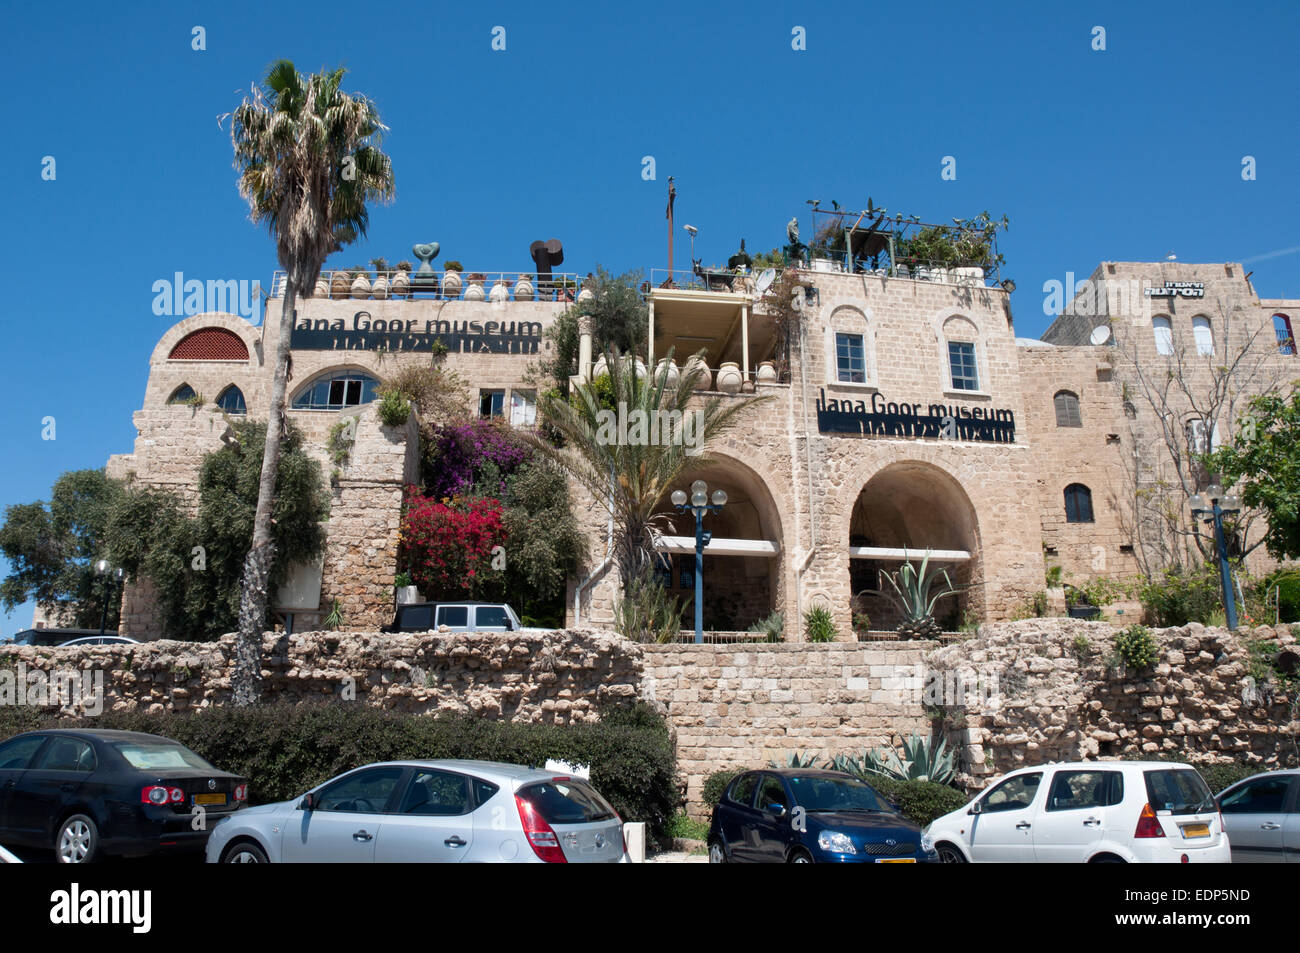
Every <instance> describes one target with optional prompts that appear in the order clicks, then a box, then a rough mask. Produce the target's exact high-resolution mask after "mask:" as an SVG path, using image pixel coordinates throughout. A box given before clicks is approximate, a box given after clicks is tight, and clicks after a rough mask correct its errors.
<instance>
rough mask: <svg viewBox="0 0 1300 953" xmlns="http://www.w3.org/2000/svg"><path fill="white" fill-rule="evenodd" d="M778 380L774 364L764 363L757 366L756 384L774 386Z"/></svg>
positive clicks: (770, 362)
mask: <svg viewBox="0 0 1300 953" xmlns="http://www.w3.org/2000/svg"><path fill="white" fill-rule="evenodd" d="M777 380H779V376H778V374H777V373H776V364H775V363H774V362H772V361H764V362H763V363H762V364H759V365H758V382H759V383H760V384H775V383H776V382H777Z"/></svg>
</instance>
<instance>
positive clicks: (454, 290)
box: [442, 261, 463, 298]
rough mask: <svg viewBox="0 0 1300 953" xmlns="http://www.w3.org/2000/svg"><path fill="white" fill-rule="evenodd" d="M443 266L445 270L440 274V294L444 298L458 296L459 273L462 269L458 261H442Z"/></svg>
mask: <svg viewBox="0 0 1300 953" xmlns="http://www.w3.org/2000/svg"><path fill="white" fill-rule="evenodd" d="M443 268H445V269H446V270H445V271H444V272H443V275H442V296H443V297H444V298H459V297H460V288H461V280H460V273H461V271H462V270H463V269H462V268H461V265H460V262H458V261H448V262H444V263H443Z"/></svg>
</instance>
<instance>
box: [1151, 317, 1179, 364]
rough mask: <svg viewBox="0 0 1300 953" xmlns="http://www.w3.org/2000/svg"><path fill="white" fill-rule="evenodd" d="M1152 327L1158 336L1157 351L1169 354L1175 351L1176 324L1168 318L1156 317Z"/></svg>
mask: <svg viewBox="0 0 1300 953" xmlns="http://www.w3.org/2000/svg"><path fill="white" fill-rule="evenodd" d="M1151 327H1152V329H1153V330H1154V332H1155V336H1156V353H1157V354H1164V355H1169V354H1173V353H1174V326H1173V325H1172V324H1170V323H1169V319H1168V318H1155V319H1154V320H1152V322H1151Z"/></svg>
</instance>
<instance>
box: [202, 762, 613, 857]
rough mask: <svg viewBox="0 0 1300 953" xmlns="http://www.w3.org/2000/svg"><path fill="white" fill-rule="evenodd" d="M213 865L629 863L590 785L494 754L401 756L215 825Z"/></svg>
mask: <svg viewBox="0 0 1300 953" xmlns="http://www.w3.org/2000/svg"><path fill="white" fill-rule="evenodd" d="M207 860H208V863H295V862H305V863H404V862H405V863H445V864H458V863H556V864H564V863H569V864H574V863H620V862H624V863H625V862H626V861H627V853H626V850H625V848H624V843H623V822H622V820H621V819H620V818H619V816H618V814H617V813H616V812H615V810H614V809H613V808H612V807H610V805H609V802H607V801H606V800H605V799H604V798H603V797H601V796H600V794H599V793H598V792H597V791H596V789H595V788H593V787H592V786H591V784H590V783H589V782H588V781H586V780H583V779H581V778H578V777H573V776H570V775H566V774H562V773H557V772H555V771H549V770H543V769H540V768H526V767H522V766H520V765H517V764H500V763H496V762H490V761H453V760H443V761H392V762H384V763H381V764H370V765H366V766H365V767H361V768H356V769H355V770H352V771H348V772H347V773H345V774H341V775H339V776H338V777H336V778H333V779H332V780H329V781H326V782H325V783H324V784H322V785H319V786H318V787H315V788H313V789H312V790H310V791H308V792H307V793H306V794H305V795H303V796H302V797H299V798H295V799H293V800H292V801H282V802H280V803H278V804H264V805H261V806H259V807H250V808H245V809H244V810H242V811H239V812H238V814H237V815H236V816H232V817H230V818H228V819H226V820H223V821H221V822H220V823H219V824H217V826H216V827H215V828H213V830H212V835H211V837H209V839H208V846H207Z"/></svg>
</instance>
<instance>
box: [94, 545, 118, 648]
mask: <svg viewBox="0 0 1300 953" xmlns="http://www.w3.org/2000/svg"><path fill="white" fill-rule="evenodd" d="M95 575H96V576H99V577H100V578H101V579H104V580H105V583H104V585H105V589H104V611H103V612H101V613H100V614H99V635H100V637H101V638H102V637H103V635H104V626H105V625H107V624H108V600H109V598H110V597H111V596H112V595H113V587H114V586H115V585H117V584H118V583H120V582H121V581H122V580H123V579H124V578H125V577H126V570H124V569H123V568H122V567H121V566H114V565H112V564H111V563H110V562H109V561H108V560H107V559H101V560H99V561H98V562H97V563H95Z"/></svg>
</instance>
